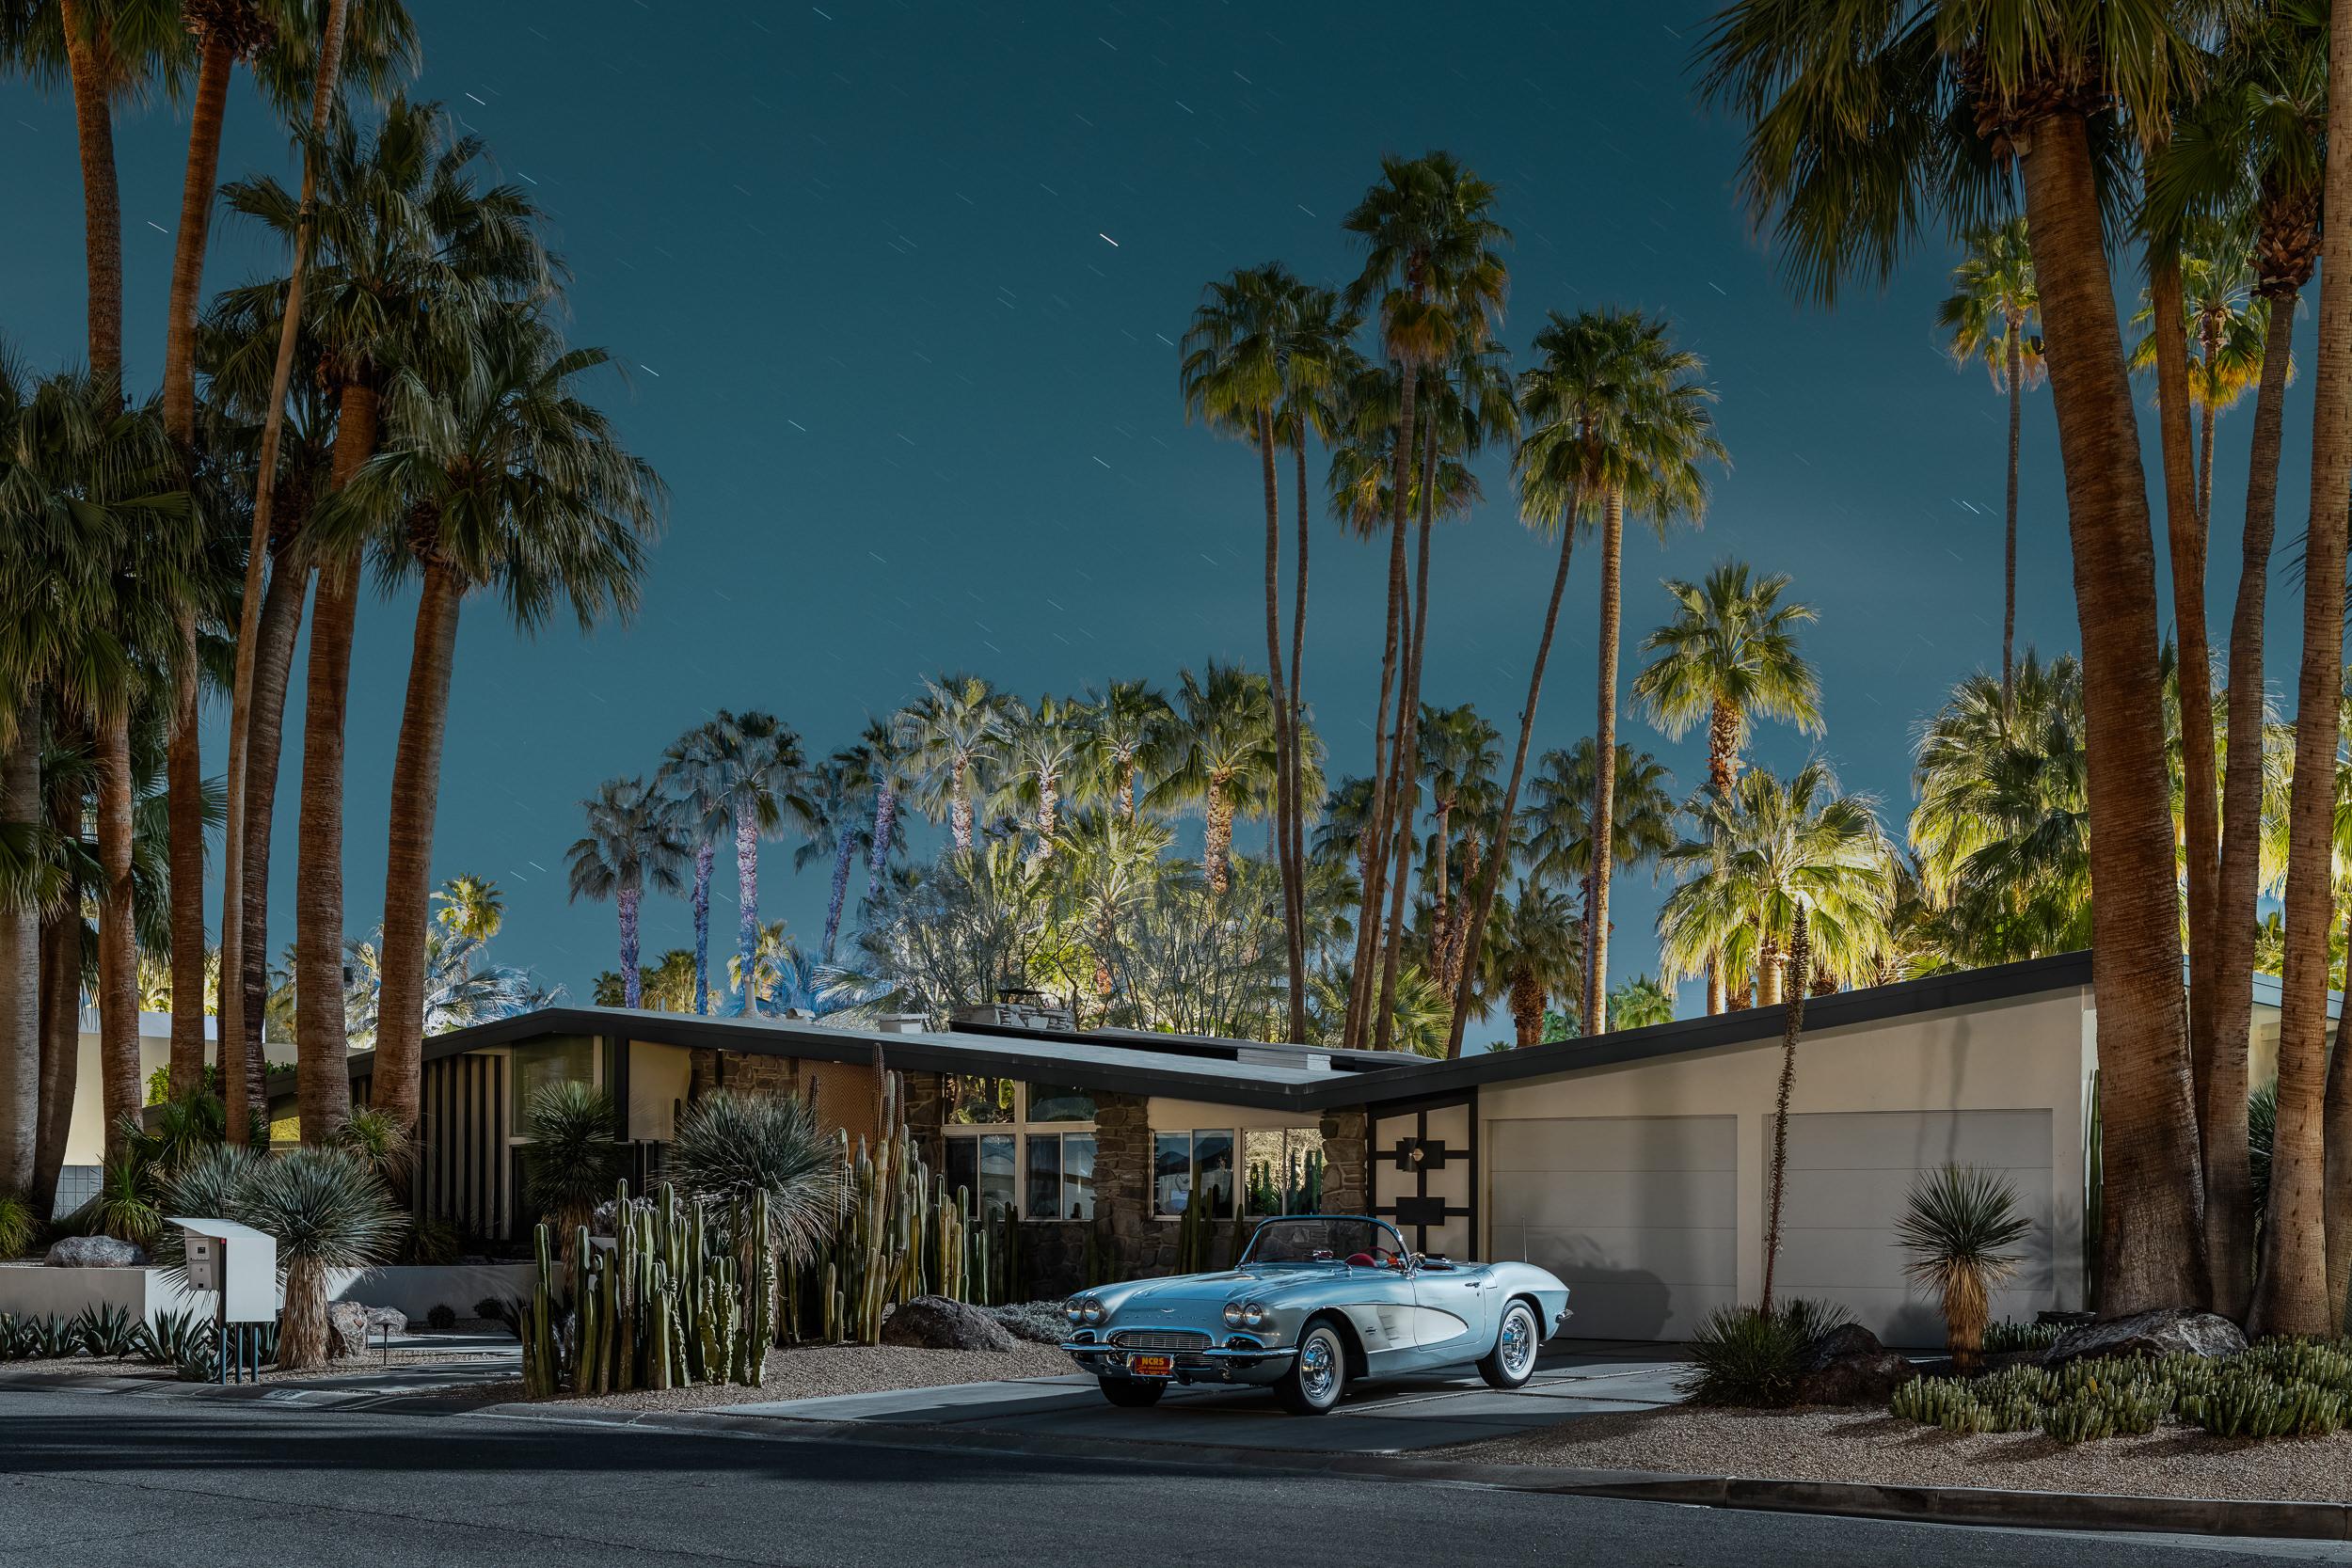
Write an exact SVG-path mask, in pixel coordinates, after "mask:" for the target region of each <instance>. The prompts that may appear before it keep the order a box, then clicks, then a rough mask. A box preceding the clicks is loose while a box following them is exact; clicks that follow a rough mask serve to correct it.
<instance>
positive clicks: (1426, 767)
mask: <svg viewBox="0 0 2352 1568" xmlns="http://www.w3.org/2000/svg"><path fill="white" fill-rule="evenodd" d="M1418 732H1419V735H1420V736H1421V741H1420V748H1419V749H1420V752H1421V770H1422V778H1423V779H1425V780H1427V781H1428V784H1429V804H1430V816H1431V822H1430V830H1429V888H1430V898H1431V900H1432V906H1433V907H1432V911H1431V915H1432V918H1431V922H1430V927H1429V944H1430V948H1431V951H1432V952H1433V954H1435V956H1436V963H1435V964H1434V966H1433V967H1434V968H1435V970H1436V974H1435V975H1434V978H1435V979H1436V980H1437V982H1438V985H1439V986H1440V987H1443V988H1447V989H1449V990H1450V989H1451V987H1452V986H1453V983H1454V967H1453V966H1454V964H1456V963H1458V962H1460V961H1461V945H1460V938H1461V928H1462V925H1463V922H1462V920H1461V918H1460V916H1461V912H1462V911H1460V909H1459V907H1458V906H1459V903H1460V900H1459V899H1458V898H1457V897H1456V895H1455V890H1454V878H1455V873H1456V869H1457V868H1456V867H1455V866H1454V863H1453V856H1454V814H1455V812H1456V811H1457V810H1461V809H1463V808H1465V807H1467V808H1468V810H1467V812H1466V814H1465V815H1467V816H1469V817H1470V820H1471V821H1472V822H1473V823H1474V822H1476V821H1477V820H1479V819H1480V817H1482V816H1483V815H1484V813H1485V809H1486V806H1487V805H1488V803H1489V801H1488V798H1489V797H1490V796H1491V795H1492V794H1493V792H1494V782H1495V778H1494V775H1495V765H1496V764H1497V763H1498V762H1500V761H1501V760H1502V732H1501V731H1500V730H1498V729H1496V728H1495V727H1494V726H1493V725H1492V724H1490V723H1488V722H1487V721H1486V720H1484V719H1482V718H1480V717H1479V715H1478V711H1477V709H1475V708H1473V707H1470V705H1468V704H1465V705H1462V706H1460V707H1452V708H1432V707H1424V708H1423V709H1422V717H1421V723H1420V725H1419V726H1418ZM1459 869H1460V870H1461V871H1463V872H1470V870H1472V869H1473V868H1472V867H1471V866H1467V865H1466V866H1463V867H1461V868H1459Z"/></svg>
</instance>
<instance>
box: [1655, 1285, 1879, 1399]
mask: <svg viewBox="0 0 2352 1568" xmlns="http://www.w3.org/2000/svg"><path fill="white" fill-rule="evenodd" d="M1847 1321H1848V1314H1847V1313H1845V1312H1844V1311H1842V1310H1841V1309H1839V1308H1837V1307H1831V1306H1829V1305H1827V1304H1825V1303H1822V1302H1817V1301H1807V1300H1804V1299H1803V1298H1802V1297H1797V1298H1790V1299H1788V1300H1784V1301H1781V1302H1779V1303H1778V1304H1776V1305H1775V1306H1774V1307H1772V1310H1771V1311H1769V1312H1759V1311H1757V1310H1756V1308H1755V1307H1718V1308H1716V1309H1715V1311H1713V1312H1712V1313H1710V1314H1709V1315H1708V1319H1707V1321H1706V1322H1705V1323H1702V1324H1700V1325H1699V1331H1698V1334H1697V1336H1696V1337H1695V1338H1692V1341H1691V1370H1690V1372H1689V1373H1688V1374H1686V1375H1685V1377H1684V1379H1683V1384H1682V1388H1683V1392H1685V1393H1687V1394H1689V1395H1690V1396H1691V1398H1692V1400H1694V1401H1696V1402H1699V1403H1701V1404H1729V1405H1742V1406H1747V1407H1750V1408H1755V1409H1768V1410H1769V1409H1777V1408H1780V1407H1782V1406H1784V1405H1788V1404H1793V1403H1795V1402H1796V1398H1797V1380H1798V1378H1799V1377H1800V1376H1801V1375H1803V1372H1804V1357H1805V1353H1806V1352H1807V1351H1808V1350H1810V1349H1811V1348H1812V1346H1813V1341H1814V1340H1815V1339H1817V1338H1820V1336H1821V1335H1823V1334H1826V1333H1828V1332H1829V1331H1830V1330H1831V1329H1833V1328H1836V1327H1837V1326H1838V1325H1839V1324H1841V1323H1845V1322H1847Z"/></svg>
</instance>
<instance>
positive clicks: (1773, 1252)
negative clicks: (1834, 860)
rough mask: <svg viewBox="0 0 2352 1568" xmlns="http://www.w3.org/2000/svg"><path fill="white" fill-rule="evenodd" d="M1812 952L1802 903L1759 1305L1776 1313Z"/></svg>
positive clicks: (1791, 951)
mask: <svg viewBox="0 0 2352 1568" xmlns="http://www.w3.org/2000/svg"><path fill="white" fill-rule="evenodd" d="M1812 957H1813V940H1812V931H1811V929H1810V927H1809V924H1808V922H1807V921H1806V919H1805V913H1804V905H1803V904H1799V905H1798V906H1797V912H1796V918H1795V919H1794V920H1793V921H1791V922H1790V929H1789V933H1788V964H1789V969H1790V971H1791V972H1792V978H1793V981H1794V983H1793V984H1791V985H1790V986H1789V987H1788V1012H1787V1014H1786V1015H1785V1017H1784V1019H1783V1022H1782V1023H1781V1028H1780V1084H1779V1086H1778V1088H1777V1089H1775V1090H1774V1092H1773V1095H1772V1160H1771V1162H1770V1164H1769V1165H1768V1166H1767V1169H1766V1174H1765V1186H1764V1294H1763V1298H1762V1300H1761V1301H1760V1302H1759V1303H1758V1304H1757V1307H1756V1310H1757V1311H1758V1312H1760V1313H1762V1314H1763V1315H1764V1316H1766V1317H1768V1318H1769V1317H1771V1316H1772V1274H1773V1269H1774V1266H1775V1265H1776V1264H1777V1263H1779V1261H1780V1220H1781V1211H1782V1208H1783V1207H1784V1205H1785V1204H1786V1203H1787V1200H1788V1107H1789V1103H1790V1101H1793V1100H1794V1099H1795V1098H1796V1093H1797V1041H1798V1039H1799V1038H1800V1037H1803V1035H1804V999H1805V993H1806V992H1808V991H1810V990H1812V989H1813V988H1812V987H1811V986H1810V985H1809V984H1808V983H1807V974H1806V970H1807V968H1808V966H1809V963H1810V960H1811V958H1812Z"/></svg>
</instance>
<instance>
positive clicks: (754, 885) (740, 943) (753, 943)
mask: <svg viewBox="0 0 2352 1568" xmlns="http://www.w3.org/2000/svg"><path fill="white" fill-rule="evenodd" d="M967 809H968V808H967ZM735 897H736V917H735V952H736V957H737V958H739V960H740V967H741V971H742V975H743V985H742V993H741V995H740V996H739V997H738V998H737V1001H736V1006H735V1010H736V1012H738V1013H739V1014H741V1015H743V1016H746V1017H748V1016H750V1015H751V1014H752V1013H753V1012H755V1011H756V1010H757V1009H755V1007H753V1006H752V995H753V993H754V992H755V991H756V990H758V989H759V979H758V975H759V967H758V960H759V818H758V816H757V814H756V809H755V807H754V806H753V804H752V802H751V801H750V800H738V801H737V802H736V805H735ZM631 918H632V919H633V918H634V913H633V912H632V915H631Z"/></svg>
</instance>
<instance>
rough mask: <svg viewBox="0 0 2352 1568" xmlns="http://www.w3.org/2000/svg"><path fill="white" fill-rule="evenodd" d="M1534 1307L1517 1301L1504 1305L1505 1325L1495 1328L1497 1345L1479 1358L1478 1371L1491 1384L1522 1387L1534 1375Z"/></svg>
mask: <svg viewBox="0 0 2352 1568" xmlns="http://www.w3.org/2000/svg"><path fill="white" fill-rule="evenodd" d="M1540 1338H1541V1336H1540V1335H1538V1334H1537V1332H1536V1325H1535V1309H1534V1307H1530V1306H1528V1305H1527V1303H1526V1302H1525V1301H1514V1302H1512V1303H1510V1304H1509V1305H1508V1306H1506V1307H1503V1309H1502V1327H1501V1328H1499V1329H1497V1330H1496V1331H1495V1344H1494V1349H1492V1350H1490V1351H1488V1352H1487V1353H1486V1354H1484V1355H1482V1356H1480V1357H1479V1358H1478V1375H1479V1376H1480V1377H1483V1378H1485V1379H1486V1386H1487V1387H1489V1388H1518V1387H1523V1386H1525V1385H1526V1383H1527V1380H1528V1379H1529V1378H1531V1377H1534V1375H1535V1347H1536V1345H1537V1343H1538V1342H1539V1341H1540Z"/></svg>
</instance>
